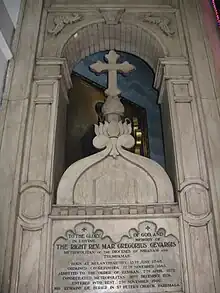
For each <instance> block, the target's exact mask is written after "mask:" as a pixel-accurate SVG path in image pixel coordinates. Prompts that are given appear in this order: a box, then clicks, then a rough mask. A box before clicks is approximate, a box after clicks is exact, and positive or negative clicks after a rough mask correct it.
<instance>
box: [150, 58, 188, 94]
mask: <svg viewBox="0 0 220 293" xmlns="http://www.w3.org/2000/svg"><path fill="white" fill-rule="evenodd" d="M165 79H191V73H190V68H189V62H188V60H187V59H186V58H184V57H166V58H159V59H158V63H157V69H156V72H155V79H154V87H155V88H156V89H158V90H160V88H161V85H162V83H163V81H164V80H165Z"/></svg>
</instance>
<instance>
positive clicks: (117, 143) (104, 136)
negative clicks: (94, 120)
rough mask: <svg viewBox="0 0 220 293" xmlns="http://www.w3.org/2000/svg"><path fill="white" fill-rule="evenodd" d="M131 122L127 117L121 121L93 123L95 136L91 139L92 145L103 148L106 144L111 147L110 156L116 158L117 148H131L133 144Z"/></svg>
mask: <svg viewBox="0 0 220 293" xmlns="http://www.w3.org/2000/svg"><path fill="white" fill-rule="evenodd" d="M131 131H132V129H131V123H130V121H129V119H125V122H124V123H122V121H118V122H117V121H114V120H113V121H111V122H107V121H105V122H104V123H99V125H97V124H96V125H95V134H96V137H95V138H94V139H93V145H94V146H95V147H96V148H97V149H103V148H105V147H107V146H110V147H111V152H110V156H112V157H113V158H116V157H117V156H118V155H119V151H118V149H119V148H120V147H125V148H127V149H129V148H132V147H133V146H134V144H135V140H134V138H133V136H132V135H131Z"/></svg>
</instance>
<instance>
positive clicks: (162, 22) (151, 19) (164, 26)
mask: <svg viewBox="0 0 220 293" xmlns="http://www.w3.org/2000/svg"><path fill="white" fill-rule="evenodd" d="M143 22H148V23H152V24H156V25H157V26H158V27H159V28H160V30H161V31H162V32H163V33H164V34H165V35H166V36H168V37H172V36H173V35H174V34H175V32H174V31H173V30H172V29H171V28H170V24H171V20H170V19H169V18H168V17H165V16H155V15H152V13H149V14H147V15H145V16H144V19H143Z"/></svg>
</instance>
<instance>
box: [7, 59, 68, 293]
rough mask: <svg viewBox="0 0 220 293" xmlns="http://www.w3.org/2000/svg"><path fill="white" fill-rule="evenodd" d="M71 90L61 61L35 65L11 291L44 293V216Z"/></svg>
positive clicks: (55, 174) (60, 150) (56, 174)
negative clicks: (68, 92)
mask: <svg viewBox="0 0 220 293" xmlns="http://www.w3.org/2000/svg"><path fill="white" fill-rule="evenodd" d="M70 86H71V79H70V76H69V74H68V70H66V63H65V60H64V59H46V58H43V59H38V60H37V62H36V69H35V73H34V80H33V83H32V90H31V100H30V106H29V112H28V118H27V132H26V138H25V145H24V160H23V168H22V174H21V187H20V206H19V215H18V220H17V231H16V240H15V247H14V250H15V251H16V254H15V256H14V262H13V272H12V278H11V279H12V284H11V292H19V293H20V292H21V293H22V292H25V291H28V292H45V291H44V290H45V288H44V286H45V284H46V282H45V278H46V271H45V263H46V256H47V235H48V214H49V213H50V210H51V204H52V202H53V200H54V197H53V195H54V188H55V185H56V180H58V177H59V176H61V173H62V172H63V171H64V170H63V169H62V167H63V163H64V146H65V128H66V125H65V122H66V121H65V115H66V105H67V102H68V97H67V91H68V89H69V88H70ZM57 154H58V155H57Z"/></svg>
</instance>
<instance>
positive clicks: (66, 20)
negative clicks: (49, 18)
mask: <svg viewBox="0 0 220 293" xmlns="http://www.w3.org/2000/svg"><path fill="white" fill-rule="evenodd" d="M81 19H82V15H80V14H78V13H73V14H72V15H60V16H55V17H54V19H53V22H54V25H55V26H54V28H52V29H48V30H47V32H48V33H50V34H52V35H54V36H57V35H58V34H59V33H60V32H61V31H62V30H63V29H64V27H65V26H66V25H68V24H73V23H76V22H78V21H80V20H81Z"/></svg>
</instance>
